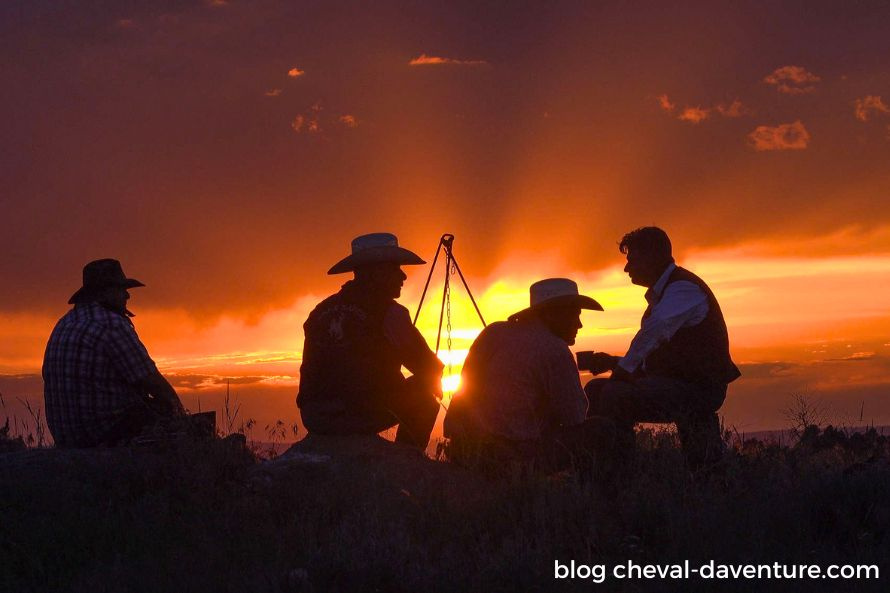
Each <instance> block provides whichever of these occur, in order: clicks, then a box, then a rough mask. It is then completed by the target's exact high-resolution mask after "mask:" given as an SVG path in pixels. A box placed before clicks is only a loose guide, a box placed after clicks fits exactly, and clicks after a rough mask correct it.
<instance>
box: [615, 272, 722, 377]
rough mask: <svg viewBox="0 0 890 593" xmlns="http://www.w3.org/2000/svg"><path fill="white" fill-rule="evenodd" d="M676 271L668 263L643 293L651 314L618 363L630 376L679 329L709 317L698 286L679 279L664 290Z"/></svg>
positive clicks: (705, 300)
mask: <svg viewBox="0 0 890 593" xmlns="http://www.w3.org/2000/svg"><path fill="white" fill-rule="evenodd" d="M675 269H677V266H676V264H673V263H672V264H670V265H669V266H668V267H667V268H666V269H665V271H664V273H663V274H662V275H661V277H660V278H659V279H658V282H656V283H655V284H654V285H653V286H652V287H651V288H649V290H647V291H646V301H647V302H648V303H649V305H650V307H652V309H651V314H650V315H649V317H647V318H646V319H644V320H643V322H642V324H641V325H640V331H638V332H637V335H636V336H634V339H633V340H632V341H631V343H630V348H628V349H627V354H625V355H624V356H623V357H622V358H621V360H620V361H619V362H618V364H619V366H621V368H623V369H624V370H626V371H627V372H629V373H632V372H634V371H635V370H637V369H638V368H639V367H640V365H642V364H643V362H644V361H645V360H646V357H648V356H649V355H650V354H652V352H654V351H655V349H656V348H658V346H660V345H661V344H663V343H665V342H667V341H668V340H670V339H671V338H672V337H673V336H674V334H675V333H677V330H678V329H680V328H681V327H692V326H693V325H698V324H699V323H701V322H702V321H704V319H705V317H706V316H707V315H708V297H707V295H706V294H705V293H704V292H703V291H702V289H701V288H699V287H698V285H696V284H694V283H692V282H689V281H687V280H678V281H677V282H673V283H671V284H670V285H669V286H668V287H667V289H665V285H666V284H667V281H668V278H670V276H671V273H673V271H674V270H675Z"/></svg>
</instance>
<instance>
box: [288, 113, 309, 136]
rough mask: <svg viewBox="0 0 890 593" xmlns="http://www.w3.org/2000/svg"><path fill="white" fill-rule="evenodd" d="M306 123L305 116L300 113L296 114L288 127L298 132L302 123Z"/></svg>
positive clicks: (301, 128) (301, 127)
mask: <svg viewBox="0 0 890 593" xmlns="http://www.w3.org/2000/svg"><path fill="white" fill-rule="evenodd" d="M304 123H306V118H304V117H303V116H302V115H298V116H297V117H295V118H294V121H292V122H291V123H290V127H292V128H293V129H294V132H296V133H298V134H299V133H300V132H301V131H302V130H303V124H304Z"/></svg>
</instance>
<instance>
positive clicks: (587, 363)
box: [575, 350, 595, 372]
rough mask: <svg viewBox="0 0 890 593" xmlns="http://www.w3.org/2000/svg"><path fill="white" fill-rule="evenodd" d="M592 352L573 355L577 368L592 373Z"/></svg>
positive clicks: (586, 351) (587, 351) (585, 351)
mask: <svg viewBox="0 0 890 593" xmlns="http://www.w3.org/2000/svg"><path fill="white" fill-rule="evenodd" d="M593 352H594V351H593V350H584V351H582V352H578V353H576V354H575V358H577V359H578V368H579V369H580V370H582V371H590V372H593V366H594V364H595V362H594V358H593Z"/></svg>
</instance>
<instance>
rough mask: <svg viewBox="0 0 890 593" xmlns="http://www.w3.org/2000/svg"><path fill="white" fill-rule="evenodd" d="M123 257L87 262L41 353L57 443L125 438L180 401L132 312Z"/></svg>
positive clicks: (131, 283) (133, 283) (176, 410)
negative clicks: (67, 308) (141, 335)
mask: <svg viewBox="0 0 890 593" xmlns="http://www.w3.org/2000/svg"><path fill="white" fill-rule="evenodd" d="M137 286H145V285H144V284H142V283H141V282H139V281H138V280H133V279H132V278H127V277H126V276H125V275H124V272H123V269H121V265H120V262H118V261H117V260H114V259H100V260H97V261H92V262H90V263H88V264H87V265H86V266H84V268H83V286H82V287H81V288H80V289H79V290H78V291H77V292H75V293H74V295H73V296H72V297H71V299H70V300H69V301H68V303H69V304H72V305H74V308H73V309H71V310H70V311H68V313H66V314H65V316H64V317H62V318H61V319H60V320H59V322H58V323H57V324H56V327H55V329H53V332H52V335H50V338H49V343H48V344H47V346H46V354H45V355H44V358H43V383H44V399H45V405H46V422H47V424H48V426H49V430H50V432H51V433H52V435H53V438H54V439H55V442H56V446H57V447H95V446H99V445H115V444H120V443H124V442H127V441H128V440H130V439H132V438H133V437H136V436H139V435H140V434H141V433H142V431H143V430H144V429H145V428H147V427H149V426H151V425H153V424H155V423H157V422H159V421H163V420H165V419H169V418H173V417H176V416H181V415H183V414H184V410H183V407H182V403H181V402H180V401H179V397H178V396H177V395H176V391H174V390H173V387H171V386H170V383H168V382H167V380H166V379H164V377H163V376H162V375H161V373H160V372H159V371H158V368H157V366H155V363H154V361H152V359H151V358H150V357H149V355H148V352H147V351H146V349H145V346H143V345H142V342H140V341H139V337H138V336H137V335H136V330H135V329H134V328H133V322H132V321H130V317H132V316H133V314H132V313H130V311H128V310H127V300H128V299H129V298H130V294H129V293H128V292H127V289H130V288H135V287H137Z"/></svg>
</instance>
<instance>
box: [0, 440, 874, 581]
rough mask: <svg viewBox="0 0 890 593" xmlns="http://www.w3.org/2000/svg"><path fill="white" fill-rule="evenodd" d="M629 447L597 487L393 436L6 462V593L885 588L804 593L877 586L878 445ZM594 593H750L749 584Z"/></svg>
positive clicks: (39, 456) (1, 469) (0, 531)
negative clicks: (715, 456) (380, 446)
mask: <svg viewBox="0 0 890 593" xmlns="http://www.w3.org/2000/svg"><path fill="white" fill-rule="evenodd" d="M0 434H2V433H0ZM638 442H639V445H640V449H641V451H640V454H639V455H638V456H637V458H636V460H635V461H634V464H633V466H632V467H628V468H626V470H627V471H626V472H625V473H624V475H622V476H620V477H618V478H616V479H614V480H611V481H609V482H606V481H604V480H602V479H599V478H598V477H597V476H594V477H593V478H592V479H588V480H582V479H580V478H579V477H578V475H577V474H576V473H572V472H568V473H564V474H558V475H555V476H540V475H529V474H526V473H522V472H519V471H517V472H514V473H513V474H511V475H510V476H509V477H508V478H506V479H501V480H488V479H485V478H483V477H481V476H478V475H475V474H473V473H471V472H468V471H464V470H461V469H460V468H456V467H453V466H451V465H450V464H447V463H443V462H438V461H434V460H429V459H425V458H421V457H420V456H417V455H406V454H405V452H404V451H403V450H401V449H396V448H395V446H394V445H389V444H387V445H386V446H387V447H389V448H390V449H393V452H392V453H379V452H371V451H369V452H368V453H367V454H365V453H359V454H355V453H354V452H351V453H349V454H343V455H340V456H337V455H335V456H334V457H333V458H332V459H330V461H328V462H326V463H301V464H295V465H293V466H287V465H286V464H281V463H280V461H279V462H272V463H267V464H258V463H257V462H256V460H255V458H254V457H253V456H252V455H250V454H246V453H245V452H244V451H240V450H238V449H237V448H234V447H232V446H230V444H228V443H224V442H221V441H215V442H204V443H179V444H176V443H171V444H170V445H168V446H167V447H165V448H162V449H151V450H142V449H119V450H104V451H101V452H98V453H80V452H76V453H63V452H58V451H54V450H44V451H33V450H29V451H21V452H18V453H14V454H5V455H3V456H0V513H2V517H3V520H2V522H0V557H2V558H3V562H2V563H0V590H2V591H22V592H25V591H71V592H79V591H83V592H89V593H99V592H102V591H133V592H139V591H152V592H156V591H192V590H194V591H270V592H277V591H344V592H345V591H350V592H351V591H412V592H413V591H428V592H435V591H477V590H485V591H494V592H497V591H517V590H520V591H525V590H550V589H551V588H552V587H553V586H554V581H553V578H552V577H553V570H554V560H557V559H558V560H560V561H562V562H568V561H570V560H573V559H574V560H575V561H576V562H579V563H584V564H606V565H609V566H612V565H615V564H618V563H626V562H627V561H628V560H631V559H632V560H634V561H635V562H638V563H661V564H664V563H673V562H682V561H683V560H686V559H689V560H691V561H693V562H705V561H708V560H711V559H714V560H716V561H717V562H727V563H737V564H738V563H755V564H756V563H768V564H772V563H773V562H782V563H787V564H790V563H806V564H821V565H823V567H825V566H828V565H829V564H876V565H878V566H879V567H880V568H881V572H882V575H883V577H884V578H882V579H881V580H880V581H878V582H875V581H871V582H868V581H859V582H856V583H851V582H841V581H800V582H798V585H797V586H798V587H800V588H803V590H806V591H811V590H816V591H836V590H868V587H869V586H872V587H873V589H872V590H885V588H886V582H885V581H886V578H887V574H890V573H887V572H886V571H887V570H890V566H888V559H890V533H888V529H890V462H888V459H890V443H888V439H887V437H884V436H881V435H879V434H877V433H875V432H871V433H866V434H864V435H847V434H846V433H844V432H843V431H837V430H834V429H832V428H830V427H826V428H824V429H820V428H817V427H811V428H808V429H806V430H804V431H803V433H802V435H801V437H800V440H799V442H798V443H796V444H795V446H793V447H780V446H778V445H771V444H767V443H762V442H754V441H747V442H738V443H736V445H735V447H734V448H733V450H732V451H731V452H730V454H729V456H728V460H727V463H726V466H725V467H724V468H723V471H721V472H718V473H715V474H713V475H710V476H708V477H698V478H693V477H691V476H689V475H687V474H686V473H685V471H684V470H683V465H682V459H681V456H680V453H679V451H678V449H677V447H676V443H675V441H674V436H673V435H671V434H668V433H659V432H653V431H651V430H647V431H643V432H641V433H640V434H639V435H638ZM273 469H275V471H272V470H273ZM882 584H883V586H881V585H882ZM560 585H562V586H563V587H562V589H564V590H578V591H589V590H591V588H593V587H596V585H594V584H592V583H591V582H590V581H573V582H568V583H566V582H561V583H560ZM787 585H788V583H787V582H786V583H780V582H777V581H771V582H765V581H760V582H757V583H756V588H757V589H758V590H772V588H774V587H778V589H776V590H787V588H782V587H783V586H787ZM600 587H601V589H602V590H608V591H648V590H667V591H669V590H680V589H682V590H686V591H696V590H702V591H705V590H709V591H710V590H721V591H722V590H728V591H732V590H738V591H748V590H751V589H752V582H750V581H722V582H719V583H715V582H713V581H711V582H708V581H695V580H691V581H683V582H679V581H662V580H655V581H614V580H613V581H608V583H607V584H605V585H601V586H600Z"/></svg>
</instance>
